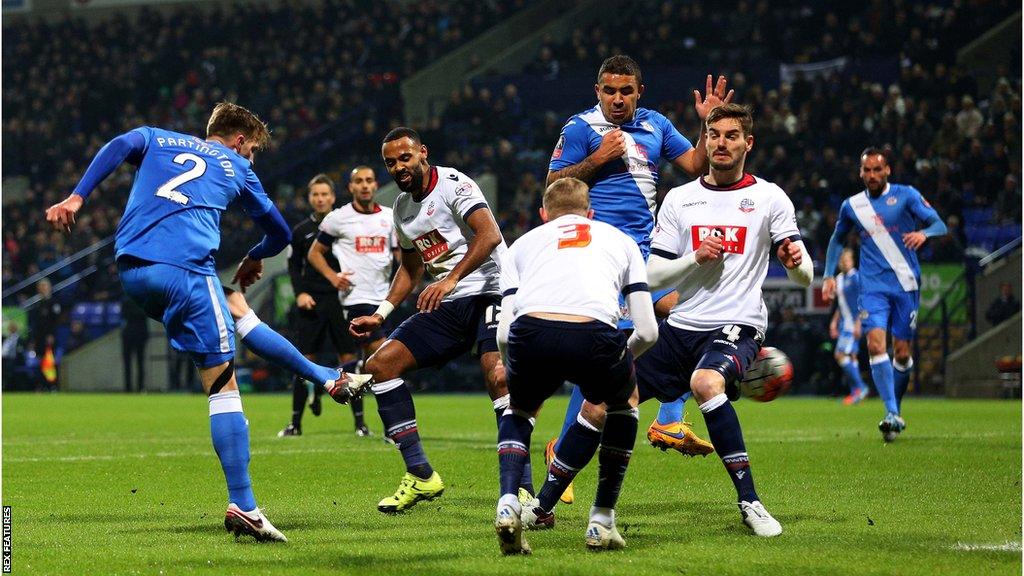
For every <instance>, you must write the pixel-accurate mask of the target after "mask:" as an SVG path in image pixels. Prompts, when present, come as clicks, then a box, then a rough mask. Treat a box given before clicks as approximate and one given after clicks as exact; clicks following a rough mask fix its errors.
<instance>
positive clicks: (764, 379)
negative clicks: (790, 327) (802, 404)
mask: <svg viewBox="0 0 1024 576" xmlns="http://www.w3.org/2000/svg"><path fill="white" fill-rule="evenodd" d="M792 383H793V363H792V362H790V361H789V356H786V354H785V353H784V352H783V351H782V350H779V349H778V348H772V347H771V346H765V347H764V348H761V351H760V352H758V353H757V359H756V360H754V363H753V365H751V366H750V369H749V370H747V373H746V374H744V375H743V380H741V381H740V394H743V395H744V396H746V397H747V398H750V399H751V400H757V401H758V402H771V401H772V400H775V399H776V398H778V397H779V396H782V395H783V394H785V393H786V392H787V391H788V390H789V386H790V385H791V384H792Z"/></svg>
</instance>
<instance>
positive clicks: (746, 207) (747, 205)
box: [740, 198, 754, 214]
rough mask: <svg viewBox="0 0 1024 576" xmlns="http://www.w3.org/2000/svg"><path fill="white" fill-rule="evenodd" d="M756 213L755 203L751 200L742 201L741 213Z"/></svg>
mask: <svg viewBox="0 0 1024 576" xmlns="http://www.w3.org/2000/svg"><path fill="white" fill-rule="evenodd" d="M753 211H754V201H753V200H751V199H750V198H744V199H743V200H740V212H743V213H745V214H750V213H751V212H753Z"/></svg>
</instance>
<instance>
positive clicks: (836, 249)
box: [822, 200, 850, 278]
mask: <svg viewBox="0 0 1024 576" xmlns="http://www.w3.org/2000/svg"><path fill="white" fill-rule="evenodd" d="M849 207H850V202H849V200H846V201H844V202H843V205H842V206H841V207H840V208H839V218H838V219H837V220H836V229H835V231H834V232H832V237H831V238H829V240H828V250H827V251H826V252H825V269H824V270H823V271H822V276H823V277H825V278H832V277H833V276H835V275H836V266H838V265H839V256H840V254H842V253H843V239H844V238H846V235H847V234H848V233H849V232H850V219H849V216H848V213H849Z"/></svg>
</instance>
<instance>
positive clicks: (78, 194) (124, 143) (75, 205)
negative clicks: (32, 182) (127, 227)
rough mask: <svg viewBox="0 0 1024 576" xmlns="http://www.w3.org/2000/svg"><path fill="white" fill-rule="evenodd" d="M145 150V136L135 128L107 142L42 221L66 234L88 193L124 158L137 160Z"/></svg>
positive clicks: (122, 161)
mask: <svg viewBox="0 0 1024 576" xmlns="http://www.w3.org/2000/svg"><path fill="white" fill-rule="evenodd" d="M145 150H146V137H145V136H144V135H143V134H142V132H140V131H139V130H132V131H130V132H125V133H124V134H121V135H120V136H118V137H117V138H114V139H113V140H111V141H110V142H107V144H106V145H104V146H103V148H100V151H99V152H97V153H96V157H95V158H93V159H92V162H91V163H90V164H89V168H87V169H86V170H85V174H83V175H82V179H81V180H80V181H79V182H78V185H77V186H75V189H74V191H73V192H72V193H71V194H70V195H69V196H68V197H67V198H65V199H64V200H63V201H61V202H58V203H57V204H54V205H53V206H50V207H49V208H48V209H47V210H46V221H47V222H49V223H50V224H51V225H53V227H54V228H56V229H57V230H60V231H63V232H67V233H69V234H70V233H71V225H72V224H74V223H75V214H76V213H78V210H79V209H81V208H82V204H84V203H85V199H86V198H88V197H89V194H91V193H92V191H93V190H94V189H95V188H96V187H97V186H99V184H100V182H102V181H103V180H104V179H106V177H107V176H110V174H111V173H112V172H113V171H114V170H117V167H118V166H120V165H121V164H123V163H124V162H125V161H126V160H127V161H130V162H133V163H138V161H139V160H140V159H141V155H142V153H143V152H144V151H145Z"/></svg>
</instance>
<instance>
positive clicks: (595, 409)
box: [580, 400, 605, 430]
mask: <svg viewBox="0 0 1024 576" xmlns="http://www.w3.org/2000/svg"><path fill="white" fill-rule="evenodd" d="M580 416H581V417H582V418H583V419H584V420H586V421H587V422H588V423H589V424H590V425H591V426H593V427H594V428H596V429H598V430H600V429H602V428H604V418H605V406H604V404H591V403H590V402H587V401H586V400H584V401H583V405H582V406H580Z"/></svg>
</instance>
